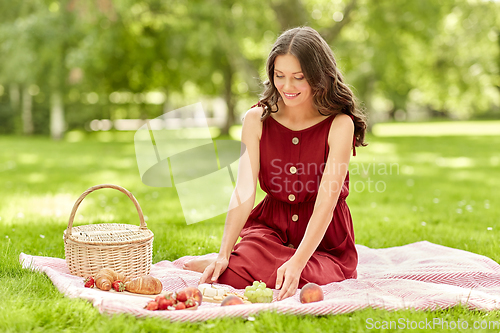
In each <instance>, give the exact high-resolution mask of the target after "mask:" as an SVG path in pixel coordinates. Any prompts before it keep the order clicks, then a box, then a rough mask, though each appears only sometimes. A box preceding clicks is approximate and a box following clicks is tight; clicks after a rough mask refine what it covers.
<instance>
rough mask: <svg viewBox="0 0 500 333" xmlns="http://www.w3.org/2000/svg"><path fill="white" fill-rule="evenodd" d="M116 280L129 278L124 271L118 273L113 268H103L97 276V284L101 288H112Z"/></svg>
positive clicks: (123, 280)
mask: <svg viewBox="0 0 500 333" xmlns="http://www.w3.org/2000/svg"><path fill="white" fill-rule="evenodd" d="M116 280H120V281H122V282H125V281H126V280H127V278H126V277H125V275H124V274H123V273H117V272H115V271H114V270H112V269H111V268H103V269H101V270H100V271H99V272H98V273H97V275H96V276H95V285H96V287H97V288H99V289H101V290H105V291H108V290H111V287H112V286H113V282H115V281H116Z"/></svg>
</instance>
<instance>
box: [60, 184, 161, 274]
mask: <svg viewBox="0 0 500 333" xmlns="http://www.w3.org/2000/svg"><path fill="white" fill-rule="evenodd" d="M102 188H112V189H116V190H118V191H121V192H123V193H125V194H126V195H127V196H128V197H129V198H130V200H132V202H133V203H134V205H135V208H137V213H139V219H140V222H141V223H140V226H136V225H129V224H117V223H105V224H89V225H84V226H78V227H73V219H74V218H75V214H76V210H77V209H78V206H79V205H80V203H81V202H82V200H83V199H84V198H85V197H86V196H87V195H88V194H89V193H92V192H94V191H96V190H98V189H102ZM153 237H154V235H153V233H152V232H151V230H149V229H148V227H147V225H146V222H145V221H144V215H143V214H142V209H141V207H140V206H139V203H138V202H137V200H136V199H135V198H134V196H133V195H132V193H130V192H129V191H127V190H126V189H124V188H123V187H120V186H117V185H112V184H102V185H96V186H93V187H91V188H89V189H88V190H87V191H85V192H84V193H83V194H82V195H81V196H80V197H79V198H78V200H77V201H76V202H75V205H74V206H73V210H72V211H71V215H70V217H69V223H68V229H66V230H65V231H64V252H65V254H66V263H67V264H68V268H69V271H70V273H71V274H74V275H78V276H82V277H86V276H95V274H96V273H97V272H98V271H99V270H100V269H102V268H111V269H113V270H115V271H116V272H120V273H123V274H125V276H127V277H130V278H134V277H137V276H142V275H146V274H149V271H150V269H151V263H152V258H153Z"/></svg>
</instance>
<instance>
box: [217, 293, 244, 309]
mask: <svg viewBox="0 0 500 333" xmlns="http://www.w3.org/2000/svg"><path fill="white" fill-rule="evenodd" d="M238 304H244V303H243V300H242V299H241V298H239V297H238V296H235V295H229V296H226V298H224V299H223V300H222V303H221V304H220V305H221V306H226V305H238Z"/></svg>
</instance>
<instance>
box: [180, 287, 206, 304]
mask: <svg viewBox="0 0 500 333" xmlns="http://www.w3.org/2000/svg"><path fill="white" fill-rule="evenodd" d="M184 291H185V292H186V295H187V297H188V298H194V300H195V301H196V302H198V305H201V302H202V301H203V294H202V293H201V291H200V290H199V289H198V288H195V287H187V288H185V289H184Z"/></svg>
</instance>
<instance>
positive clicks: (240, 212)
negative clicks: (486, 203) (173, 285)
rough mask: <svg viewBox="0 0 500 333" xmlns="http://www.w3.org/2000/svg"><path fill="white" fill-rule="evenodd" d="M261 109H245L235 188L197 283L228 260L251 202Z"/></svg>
mask: <svg viewBox="0 0 500 333" xmlns="http://www.w3.org/2000/svg"><path fill="white" fill-rule="evenodd" d="M261 114H262V108H261V107H256V108H253V109H251V110H249V111H248V112H247V113H246V115H245V118H244V120H243V127H242V133H241V142H242V145H241V146H242V148H241V154H240V155H241V156H240V160H239V165H238V176H237V179H236V187H235V189H234V191H233V194H232V196H231V200H230V202H229V210H228V212H227V215H226V223H225V225H224V234H223V236H222V242H221V247H220V250H219V255H218V257H217V260H216V261H215V262H214V263H212V264H210V265H209V266H207V268H206V269H205V271H204V272H203V275H202V277H201V279H200V283H205V282H208V280H209V279H210V280H211V281H210V282H213V281H215V280H217V279H218V278H219V276H220V275H221V274H222V272H224V270H225V269H226V268H227V265H228V263H229V256H230V255H231V252H232V251H233V247H234V245H235V244H236V241H237V240H238V236H239V234H240V232H241V230H242V229H243V226H244V225H245V223H246V221H247V219H248V216H249V215H250V212H251V211H252V208H253V204H254V202H255V191H256V187H257V177H258V174H259V169H260V164H259V156H260V155H259V142H260V137H261V134H262V122H261V121H260V116H261Z"/></svg>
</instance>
